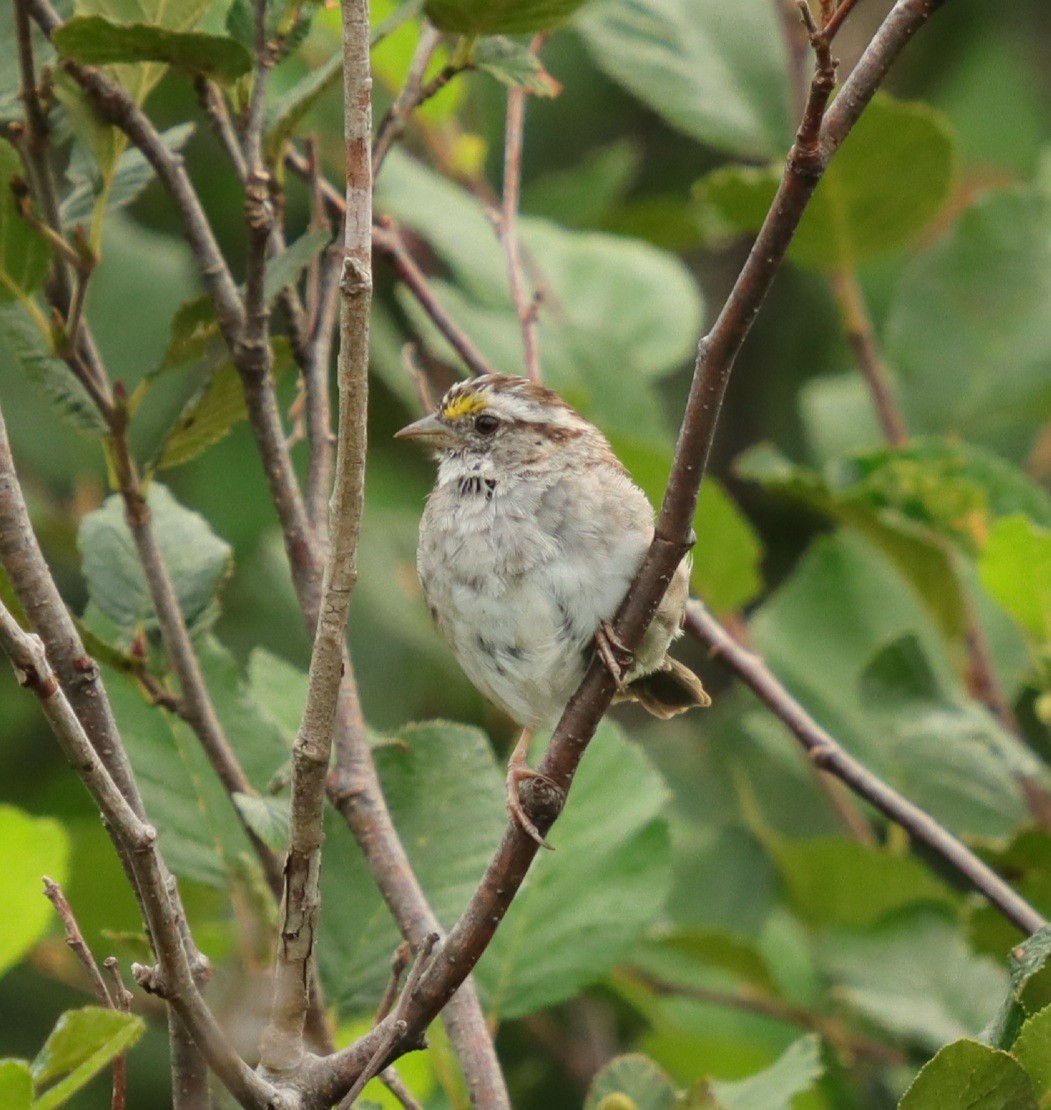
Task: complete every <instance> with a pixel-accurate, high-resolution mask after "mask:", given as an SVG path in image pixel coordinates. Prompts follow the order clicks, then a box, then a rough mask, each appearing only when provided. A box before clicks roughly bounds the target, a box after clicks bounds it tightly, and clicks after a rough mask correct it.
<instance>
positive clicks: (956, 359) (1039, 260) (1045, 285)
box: [885, 189, 1051, 459]
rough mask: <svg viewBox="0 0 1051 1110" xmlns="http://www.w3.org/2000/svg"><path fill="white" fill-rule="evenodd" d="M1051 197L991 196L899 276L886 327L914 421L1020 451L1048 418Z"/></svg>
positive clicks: (1033, 193) (1017, 454)
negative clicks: (1047, 308)
mask: <svg viewBox="0 0 1051 1110" xmlns="http://www.w3.org/2000/svg"><path fill="white" fill-rule="evenodd" d="M1049 302H1051V197H1048V196H1045V195H1043V194H1042V193H1040V192H1039V191H1037V190H1029V191H1026V190H1021V189H1018V190H1011V191H1007V192H1001V193H992V194H987V195H985V196H983V197H982V199H980V200H979V201H978V202H977V203H976V204H975V205H974V206H973V207H972V208H970V209H968V210H967V211H966V212H965V213H964V215H963V216H962V218H961V219H960V220H959V222H958V223H957V224H956V226H955V227H954V229H953V230H952V232H951V233H950V234H949V235H947V236H944V237H942V238H940V239H939V240H938V241H937V242H936V243H935V245H934V246H933V247H932V248H931V250H930V251H928V252H927V253H926V254H923V255H920V256H919V257H917V258H916V259H915V260H914V261H913V262H912V263H911V265H909V267H908V268H907V270H906V271H905V274H904V276H903V277H902V279H901V280H900V281H899V282H898V285H897V289H896V291H895V295H894V299H893V301H892V302H891V305H890V309H889V312H888V316H887V323H886V328H885V351H886V357H887V360H888V362H889V363H890V364H891V365H892V366H893V367H894V368H895V369H896V370H897V372H898V375H899V383H900V386H901V391H902V397H903V400H904V402H905V409H906V416H907V419H908V422H909V426H910V427H911V428H913V429H915V430H916V431H917V432H942V433H949V434H959V435H962V436H964V437H966V438H969V439H976V438H979V439H981V440H982V441H983V442H986V443H988V444H990V445H991V446H995V447H996V448H997V450H999V451H1000V452H1001V453H1010V454H1011V457H1013V458H1018V459H1022V458H1024V457H1025V453H1026V452H1027V451H1028V449H1029V445H1030V438H1031V435H1032V432H1033V431H1034V430H1035V429H1036V427H1037V426H1039V424H1040V423H1041V422H1042V421H1044V420H1046V419H1047V418H1048V416H1049V415H1051V314H1049V313H1048V312H1047V311H1046V307H1047V305H1048V303H1049Z"/></svg>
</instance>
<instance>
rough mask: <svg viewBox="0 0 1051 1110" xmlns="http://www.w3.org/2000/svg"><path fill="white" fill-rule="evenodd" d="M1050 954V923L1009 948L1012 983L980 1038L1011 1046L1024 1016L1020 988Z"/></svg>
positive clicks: (1024, 1010) (990, 1042)
mask: <svg viewBox="0 0 1051 1110" xmlns="http://www.w3.org/2000/svg"><path fill="white" fill-rule="evenodd" d="M1049 956H1051V925H1045V926H1044V927H1043V928H1042V929H1040V930H1039V931H1038V932H1036V933H1034V934H1033V935H1032V936H1031V937H1027V938H1026V939H1025V940H1024V941H1023V942H1022V943H1021V944H1019V945H1017V946H1016V947H1014V948H1012V949H1011V959H1010V964H1011V987H1010V990H1009V991H1008V993H1007V997H1006V998H1005V999H1004V1001H1003V1004H1002V1005H1001V1006H1000V1009H999V1011H998V1012H997V1014H996V1016H995V1017H994V1018H993V1019H992V1021H990V1022H989V1024H988V1025H987V1026H986V1027H985V1029H983V1030H982V1040H983V1041H985V1042H986V1043H988V1044H991V1045H993V1046H994V1047H995V1048H1010V1047H1011V1046H1012V1045H1013V1044H1014V1041H1015V1038H1016V1037H1017V1036H1018V1032H1019V1030H1020V1029H1021V1027H1022V1023H1023V1022H1024V1021H1025V1018H1026V1009H1025V1007H1024V1006H1023V1004H1022V992H1023V991H1024V990H1025V988H1026V984H1028V982H1029V980H1030V979H1032V978H1033V976H1034V975H1036V973H1037V972H1038V971H1041V970H1042V969H1043V968H1044V967H1045V966H1046V965H1047V962H1048V957H1049Z"/></svg>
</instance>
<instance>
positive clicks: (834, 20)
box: [822, 0, 858, 42]
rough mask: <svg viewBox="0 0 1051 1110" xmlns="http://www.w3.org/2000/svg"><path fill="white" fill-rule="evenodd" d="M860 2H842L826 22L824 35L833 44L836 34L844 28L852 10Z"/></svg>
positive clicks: (856, 0) (850, 0)
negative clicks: (844, 22) (844, 23)
mask: <svg viewBox="0 0 1051 1110" xmlns="http://www.w3.org/2000/svg"><path fill="white" fill-rule="evenodd" d="M857 2H858V0H840V4H839V7H837V8H836V10H835V11H834V12H833V13H832V14H831V15H830V16H829V17H828V19H827V20H825V26H824V27H823V28H822V34H824V35H825V37H826V38H827V39H828V40H829V41H830V42H831V40H832V39H833V38H834V37H835V34H836V32H837V31H838V30H839V29H840V27H842V26H843V21H844V20H845V19H846V18H847V16H848V15H850V13H851V10H852V9H853V7H854V5H855V4H856V3H857Z"/></svg>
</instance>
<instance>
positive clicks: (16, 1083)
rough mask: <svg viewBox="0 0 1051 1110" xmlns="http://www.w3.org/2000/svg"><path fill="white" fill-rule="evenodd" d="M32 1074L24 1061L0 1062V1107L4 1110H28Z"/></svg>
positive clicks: (31, 1089) (30, 1101)
mask: <svg viewBox="0 0 1051 1110" xmlns="http://www.w3.org/2000/svg"><path fill="white" fill-rule="evenodd" d="M32 1102H33V1073H32V1072H31V1071H30V1070H29V1064H28V1063H27V1062H26V1061H25V1060H0V1106H3V1107H5V1110H30V1107H31V1105H32Z"/></svg>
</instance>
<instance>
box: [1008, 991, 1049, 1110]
mask: <svg viewBox="0 0 1051 1110" xmlns="http://www.w3.org/2000/svg"><path fill="white" fill-rule="evenodd" d="M1011 1055H1012V1056H1014V1058H1015V1059H1016V1060H1017V1061H1018V1062H1019V1063H1020V1064H1021V1065H1022V1067H1023V1068H1025V1070H1026V1072H1027V1073H1028V1075H1029V1079H1030V1081H1031V1082H1032V1084H1033V1092H1034V1094H1035V1095H1036V1097H1037V1098H1038V1099H1044V1098H1045V1097H1046V1096H1047V1095H1049V1094H1051V1006H1045V1007H1044V1008H1043V1009H1042V1010H1041V1011H1040V1012H1039V1013H1038V1014H1034V1015H1033V1016H1032V1017H1031V1018H1030V1019H1029V1020H1028V1021H1027V1022H1026V1023H1025V1025H1023V1026H1022V1031H1021V1032H1020V1033H1019V1034H1018V1039H1017V1040H1016V1041H1015V1043H1014V1044H1013V1045H1012V1046H1011Z"/></svg>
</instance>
